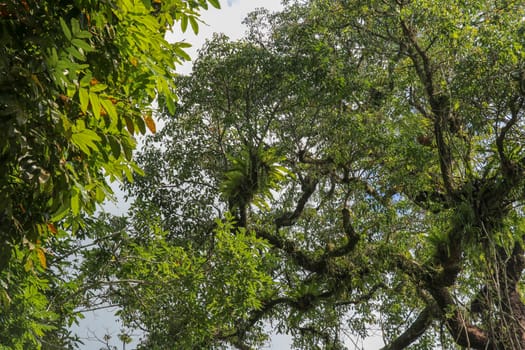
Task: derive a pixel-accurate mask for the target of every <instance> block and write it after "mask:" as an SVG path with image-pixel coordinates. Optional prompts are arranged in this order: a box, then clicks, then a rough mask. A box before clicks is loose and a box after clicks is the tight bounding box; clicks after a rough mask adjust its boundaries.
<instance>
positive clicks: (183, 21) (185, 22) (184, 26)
mask: <svg viewBox="0 0 525 350" xmlns="http://www.w3.org/2000/svg"><path fill="white" fill-rule="evenodd" d="M180 29H181V30H182V32H183V33H186V30H187V29H188V16H187V15H185V14H183V15H182V18H181V19H180Z"/></svg>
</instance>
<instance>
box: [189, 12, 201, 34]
mask: <svg viewBox="0 0 525 350" xmlns="http://www.w3.org/2000/svg"><path fill="white" fill-rule="evenodd" d="M188 19H189V21H190V25H191V29H192V30H193V33H195V34H199V23H198V22H197V19H196V18H195V17H194V16H188Z"/></svg>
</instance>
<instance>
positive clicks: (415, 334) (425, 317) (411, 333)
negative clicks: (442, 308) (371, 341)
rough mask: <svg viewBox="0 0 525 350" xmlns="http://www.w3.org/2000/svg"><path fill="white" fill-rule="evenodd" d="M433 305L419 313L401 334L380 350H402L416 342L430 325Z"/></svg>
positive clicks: (433, 311)
mask: <svg viewBox="0 0 525 350" xmlns="http://www.w3.org/2000/svg"><path fill="white" fill-rule="evenodd" d="M435 309H436V306H435V305H429V306H427V307H426V308H424V309H423V311H421V313H420V314H419V316H418V317H417V319H416V320H415V321H414V322H413V323H412V324H411V325H410V327H408V328H407V329H406V330H405V331H404V332H403V333H401V334H400V335H399V336H398V337H397V338H396V339H395V340H394V341H392V342H391V343H390V344H388V345H387V346H385V347H384V348H382V349H381V350H402V349H405V348H406V347H407V346H409V345H410V344H412V343H413V342H414V341H416V340H417V339H418V338H419V337H420V336H421V335H423V333H425V331H426V330H427V328H428V327H429V326H430V325H431V324H432V320H433V315H434V313H435V312H436V311H435Z"/></svg>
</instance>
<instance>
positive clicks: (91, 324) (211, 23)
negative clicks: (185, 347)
mask: <svg viewBox="0 0 525 350" xmlns="http://www.w3.org/2000/svg"><path fill="white" fill-rule="evenodd" d="M221 6H222V8H221V9H220V10H217V9H215V8H213V7H212V6H210V9H209V10H208V11H202V12H201V19H202V20H203V21H204V22H205V23H206V24H201V25H200V26H199V34H198V35H194V34H193V32H192V31H191V28H190V27H189V26H188V29H187V31H186V33H181V32H180V31H179V33H177V32H175V33H172V34H171V35H169V36H168V40H169V41H186V42H188V43H191V44H192V45H193V46H192V47H191V48H189V49H187V50H186V52H187V53H188V54H189V55H190V56H191V57H192V59H195V58H196V56H197V51H198V49H199V48H200V47H201V46H202V45H203V44H204V42H205V40H206V39H207V38H211V36H212V34H213V33H224V34H226V35H227V36H229V37H230V39H232V40H236V39H240V38H241V37H242V36H243V35H244V34H245V31H246V28H245V26H244V25H243V24H242V21H243V20H244V18H245V17H246V15H247V14H248V13H249V12H251V11H253V10H255V9H257V8H261V7H263V8H266V9H269V10H270V11H279V10H280V9H282V5H281V4H280V0H221ZM176 29H178V28H176ZM178 71H179V72H180V73H181V74H188V73H191V62H188V63H186V64H184V65H183V66H182V67H178ZM113 206H114V207H115V208H119V207H120V208H123V207H124V208H127V205H121V204H118V203H116V204H115V205H111V204H110V205H108V208H109V209H108V210H111V208H112V207H113ZM121 210H122V209H121ZM73 331H75V332H77V334H78V335H79V336H80V337H82V338H83V341H84V343H85V344H84V346H82V347H80V349H81V350H97V349H100V348H102V347H103V344H102V343H100V341H97V340H96V339H94V336H95V335H96V336H97V337H98V338H100V339H102V337H103V336H104V334H109V335H111V336H112V339H111V340H112V341H110V344H111V345H114V346H116V347H117V349H122V344H121V343H120V342H119V341H118V333H119V331H120V324H119V323H118V321H117V320H116V318H115V317H114V315H113V312H111V311H107V310H106V311H98V312H91V313H88V314H87V315H86V318H85V319H84V320H82V321H81V323H80V325H79V327H74V328H73ZM349 345H350V344H349ZM350 346H351V345H350ZM361 346H362V347H363V348H364V349H379V348H380V347H382V346H383V342H382V341H381V340H380V339H379V338H377V337H375V338H373V339H369V340H368V341H366V342H365V343H364V344H362V345H361V344H360V347H361ZM126 349H134V344H133V343H132V344H128V345H127V346H126ZM266 349H275V350H277V349H279V350H286V349H290V339H289V337H287V336H282V335H274V336H272V343H271V344H269V345H268V347H266Z"/></svg>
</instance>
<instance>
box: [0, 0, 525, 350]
mask: <svg viewBox="0 0 525 350" xmlns="http://www.w3.org/2000/svg"><path fill="white" fill-rule="evenodd" d="M154 3H155V2H154ZM163 3H164V2H163ZM192 3H193V2H188V4H192ZM285 5H286V6H285V9H284V10H283V11H282V12H280V13H275V14H271V13H268V12H267V11H264V10H258V11H256V12H254V13H252V14H250V15H249V16H248V18H247V19H246V23H247V25H248V28H249V31H248V33H247V36H246V38H245V39H243V40H241V41H236V42H231V41H230V40H229V39H228V38H226V37H225V36H221V35H216V36H215V37H214V38H213V39H212V40H210V41H208V42H207V44H206V45H205V46H204V48H203V49H202V50H201V52H200V55H199V58H198V59H197V61H196V62H195V64H194V71H193V73H192V74H191V75H189V76H185V77H178V78H176V79H175V80H174V81H173V82H171V81H170V82H167V81H166V84H167V87H166V88H165V89H164V90H162V89H163V88H162V87H160V86H159V85H158V82H157V81H155V82H154V83H155V87H154V89H157V88H158V89H161V90H160V91H158V92H159V93H162V92H166V91H171V89H172V87H173V86H174V85H175V86H177V89H178V90H177V94H178V97H179V100H178V102H177V105H176V106H175V107H176V108H173V107H174V106H171V105H170V102H169V99H165V98H162V97H161V98H159V106H160V110H159V117H161V118H162V119H163V124H164V127H163V128H162V130H160V131H158V132H157V133H156V134H155V135H153V136H151V137H148V139H147V140H146V142H145V145H144V148H143V150H142V151H141V152H140V153H139V154H138V155H137V157H136V161H137V163H138V164H139V166H140V167H141V168H142V169H143V172H144V176H137V177H136V178H135V181H134V182H129V183H126V184H125V187H126V190H127V191H128V194H129V196H130V198H133V204H132V208H131V210H130V211H129V213H128V214H127V216H126V217H123V218H110V217H108V216H106V215H104V216H102V217H100V218H99V219H98V220H97V219H89V220H87V221H86V222H85V224H84V225H83V226H80V232H81V233H82V234H85V235H86V236H89V237H90V238H91V240H92V241H91V242H92V243H90V247H89V249H85V248H84V249H79V251H80V253H82V255H83V260H82V262H81V263H80V265H81V266H80V270H79V271H78V274H77V276H76V277H77V279H75V280H74V281H72V282H71V283H75V285H77V286H78V285H82V289H80V290H77V294H75V296H76V299H74V300H75V302H77V301H78V302H79V303H83V305H85V306H86V307H97V306H99V305H104V304H111V305H117V306H118V307H119V316H120V317H121V320H122V321H123V323H124V325H125V326H127V327H129V328H130V329H139V330H141V331H142V332H143V338H142V339H141V342H140V344H139V345H138V347H139V348H140V349H171V348H188V349H189V348H224V347H227V346H234V347H236V348H239V349H250V348H258V347H261V346H262V344H263V343H264V342H265V341H267V340H268V334H269V332H270V331H271V330H273V331H277V332H281V333H287V334H289V335H291V336H292V337H293V339H294V345H295V346H296V347H297V348H302V349H320V348H323V349H343V348H352V347H357V345H355V346H353V345H352V344H358V342H359V341H360V340H361V339H363V338H366V337H368V336H372V335H377V334H378V333H379V334H380V335H381V336H382V337H383V340H384V341H385V349H389V350H393V349H404V348H412V349H433V348H435V347H437V346H441V347H443V348H451V349H454V348H472V349H523V348H525V331H524V329H525V304H524V303H523V292H524V290H523V278H522V274H523V269H524V268H525V260H524V256H523V255H524V251H523V236H524V232H525V231H524V230H525V226H524V224H525V222H524V217H523V204H524V203H523V201H524V185H525V176H524V175H525V151H524V150H523V140H524V135H523V130H524V127H525V125H524V120H523V118H524V111H525V109H524V106H525V105H524V104H525V73H524V72H525V49H524V45H525V35H523V34H524V31H525V22H524V20H523V19H524V18H525V6H524V5H523V3H522V1H496V0H472V1H463V2H451V1H424V0H422V1H410V0H407V1H405V0H392V1H390V0H389V1H385V0H366V1H365V0H356V1H345V0H334V1H325V0H311V1H286V4H285ZM163 7H164V5H163ZM181 8H184V9H186V7H181ZM80 13H82V12H80ZM133 13H135V12H133ZM148 16H150V15H149V12H148ZM91 18H92V19H91V20H92V21H93V18H94V16H91ZM148 18H150V17H148ZM189 18H192V17H191V16H190V17H189ZM121 21H122V22H124V20H122V19H120V18H119V19H118V21H117V23H121ZM188 22H190V24H191V23H193V21H190V20H182V24H183V25H184V26H186V25H187V24H188ZM64 23H65V25H64ZM184 23H185V24H184ZM56 25H57V26H59V27H60V31H56V32H54V33H58V34H57V35H59V36H61V37H62V39H64V37H65V38H66V39H67V40H68V41H65V42H71V45H72V46H74V47H78V46H77V45H75V44H74V42H73V38H77V36H75V35H76V34H75V32H76V31H75V29H74V26H75V25H73V22H72V19H67V20H63V21H60V20H59V21H58V24H56ZM69 25H70V26H71V28H69ZM63 26H65V27H67V28H66V29H67V30H66V29H64V28H62V27H63ZM57 28H58V27H57ZM80 28H81V27H80ZM68 30H69V31H70V32H71V33H69V36H71V38H68ZM79 30H80V29H79ZM104 33H106V32H104ZM90 35H93V34H90ZM104 35H106V34H104ZM108 35H109V34H108ZM79 39H82V38H80V37H79ZM92 40H95V39H94V38H93V39H92ZM153 42H154V41H153ZM118 43H119V41H118V40H117V41H116V44H115V45H117V44H118ZM78 44H79V43H78ZM95 44H96V41H94V42H93V45H95ZM79 45H81V44H79ZM124 48H125V49H126V50H133V49H134V48H135V47H134V46H133V45H129V46H128V45H127V44H126V45H125V44H123V47H119V46H118V45H117V50H123V49H124ZM82 50H84V49H83V48H82ZM78 51H79V53H80V54H82V52H81V51H80V50H78ZM65 52H66V53H67V52H68V51H67V50H66V51H65ZM125 52H128V51H125ZM133 52H134V51H133ZM57 55H58V57H59V59H60V57H61V56H60V55H59V54H58V53H57ZM72 55H73V54H72ZM73 57H75V56H74V55H73ZM89 57H90V56H89V55H87V57H86V59H88V58H89ZM125 57H127V58H129V60H128V61H125V62H127V63H126V64H125V67H127V69H128V70H125V71H124V72H125V73H126V74H139V73H137V72H136V71H135V70H134V69H138V68H137V67H144V69H146V67H147V68H148V69H149V68H151V67H157V66H151V65H149V64H146V63H143V65H142V62H144V61H135V60H133V58H137V59H139V58H140V57H142V56H139V55H138V54H135V53H133V54H131V55H129V56H125ZM138 62H141V64H138ZM79 64H81V63H79ZM90 67H91V66H90ZM104 67H105V66H104ZM168 67H169V66H168ZM79 69H88V68H87V67H86V68H79ZM111 69H113V68H111ZM114 69H116V70H117V71H112V72H113V73H112V74H113V75H114V76H115V78H114V79H116V80H114V81H115V82H116V81H118V79H117V78H118V77H121V78H122V77H127V76H126V75H120V74H121V73H119V72H120V71H118V69H117V68H114ZM152 69H166V67H164V66H162V65H161V67H157V68H152ZM68 72H71V70H68ZM160 72H161V73H162V72H163V71H160ZM157 73H158V72H157ZM84 74H85V73H82V74H79V77H80V80H79V82H78V85H75V80H74V79H73V78H71V82H70V83H71V84H73V85H72V86H75V87H76V90H75V89H73V90H74V91H72V92H69V95H68V91H69V90H67V86H68V83H67V81H66V83H62V84H65V85H64V86H65V87H66V88H65V90H63V91H62V90H58V88H57V92H59V93H62V94H64V95H65V96H67V97H68V98H69V99H72V100H73V101H77V102H76V103H73V104H72V105H71V104H67V103H66V104H65V105H64V107H61V108H75V111H76V113H78V114H79V115H81V116H82V117H84V118H79V119H78V120H84V119H85V115H87V116H89V117H90V118H88V120H90V121H91V122H90V123H86V122H84V124H83V125H91V126H93V127H95V129H93V130H94V131H93V132H94V133H95V135H97V136H93V134H91V133H90V132H87V134H89V135H92V137H94V138H90V137H89V136H87V135H83V133H84V132H83V131H82V130H84V129H78V128H79V127H80V126H78V125H79V124H78V123H75V122H71V121H69V123H70V125H71V132H70V134H68V133H67V132H66V131H67V130H66V129H64V133H63V134H61V135H62V137H66V141H67V142H70V143H71V145H70V146H68V147H64V146H62V145H61V144H59V146H60V148H56V147H55V146H53V147H55V148H56V149H63V150H68V152H73V151H76V152H77V153H80V154H81V158H80V159H79V160H75V158H72V159H73V160H71V162H79V165H78V166H80V165H82V161H83V159H93V161H94V162H95V166H96V164H97V163H96V162H97V161H100V159H101V158H99V157H104V154H108V155H112V157H113V158H111V157H110V158H109V159H112V160H113V159H115V161H118V159H121V158H119V157H118V156H116V155H115V154H114V153H112V152H114V150H113V148H112V147H111V144H110V141H109V140H108V141H107V144H106V143H104V142H105V140H106V138H107V137H108V136H106V134H107V135H112V134H111V130H113V129H112V124H111V123H109V124H108V123H104V122H103V120H104V118H103V117H104V116H103V115H102V114H103V113H100V112H99V113H98V115H97V111H101V110H99V109H98V108H97V109H96V111H94V110H93V106H94V105H96V102H95V103H94V102H93V100H95V98H93V97H91V96H92V95H93V94H96V98H98V100H99V102H100V101H103V100H104V98H105V97H104V96H105V95H104V94H106V91H112V90H111V89H110V88H109V87H108V88H106V89H109V90H101V91H93V89H97V88H96V86H98V84H105V85H107V86H110V85H108V81H112V80H111V79H110V78H106V80H102V79H101V78H99V77H98V74H96V73H93V72H92V73H91V76H90V79H89V81H88V85H85V86H83V85H82V84H83V83H82V77H83V76H84ZM122 74H124V73H122ZM113 75H112V76H113ZM160 75H161V76H162V74H160ZM147 76H148V77H150V75H147ZM37 77H38V76H37ZM67 77H69V75H66V78H65V79H66V80H67V79H69V78H67ZM92 77H95V78H96V79H97V80H96V83H95V84H92ZM112 79H113V78H112ZM137 79H138V81H142V82H143V83H144V84H143V85H141V86H140V89H139V90H138V91H137V92H136V93H137V94H141V93H143V92H144V91H146V94H145V95H138V96H142V97H143V98H144V100H143V102H144V105H137V104H130V105H129V107H128V108H129V109H130V110H131V112H130V114H129V115H130V116H131V117H130V118H131V122H132V125H133V126H132V127H131V126H130V127H129V128H131V129H132V130H134V128H139V127H140V125H141V123H142V122H144V120H145V119H144V117H143V115H144V111H143V110H142V109H141V106H146V105H147V104H149V103H150V102H151V99H152V98H153V97H155V96H156V94H151V95H150V94H148V93H147V91H148V90H147V89H148V87H149V86H150V85H148V84H149V83H151V82H150V81H148V80H147V79H146V81H144V80H140V79H139V78H135V80H134V81H137ZM42 80H43V78H40V77H38V79H37V80H36V81H42ZM28 81H33V80H32V78H29V80H28ZM85 82H86V81H85ZM35 84H36V83H35ZM172 84H174V85H172ZM36 85H37V86H36V87H35V89H36V90H35V91H37V92H38V91H39V87H38V84H36ZM119 87H121V85H119V84H116V85H115V89H117V88H119ZM82 89H86V90H87V91H86V92H82V93H81V92H80V91H83V90H82ZM133 91H135V90H133V89H130V90H128V91H125V95H127V94H129V93H133ZM155 91H156V90H155ZM156 92H157V91H156ZM86 93H87V100H86V97H85V94H86ZM107 94H108V95H107V98H108V99H109V102H111V100H110V98H111V96H115V98H116V100H117V104H116V106H117V107H116V108H117V112H118V111H119V109H118V108H124V107H119V102H118V101H120V100H119V96H121V95H119V94H118V93H117V92H115V93H113V92H111V93H109V92H107ZM82 96H84V97H82ZM145 96H146V97H145ZM148 96H149V98H148ZM92 99H93V100H92ZM86 101H88V102H86ZM95 101H96V100H95ZM57 103H58V101H57ZM70 103H71V102H70ZM100 103H101V107H103V108H104V111H105V112H106V113H107V114H108V116H109V117H110V119H111V112H110V111H109V110H107V109H106V106H105V105H104V103H102V102H100ZM111 104H112V103H111ZM106 105H107V106H108V109H110V108H111V107H109V103H108V102H106ZM22 106H25V105H24V104H22ZM31 106H35V105H34V104H33V105H31ZM46 106H47V105H46ZM68 106H70V107H68ZM46 108H47V107H46ZM135 108H137V109H135ZM138 111H140V113H139V112H138ZM37 112H38V110H37V109H35V110H34V111H32V113H37ZM134 113H136V114H134ZM46 115H48V114H46ZM51 115H52V114H51ZM57 115H58V117H57V118H58V120H62V119H64V118H65V117H61V116H62V115H63V114H60V113H58V114H57ZM67 115H70V114H67ZM117 115H120V114H118V113H117ZM125 115H128V114H125ZM146 116H148V114H146ZM61 118H62V119H61ZM33 119H35V118H33ZM35 120H36V119H35ZM38 120H39V121H40V120H41V119H38ZM96 121H98V122H99V124H97V122H96ZM12 123H17V121H16V117H13V121H12ZM79 123H80V122H79ZM80 124H82V123H80ZM124 124H127V121H124V122H123V124H122V125H124ZM53 125H55V124H53ZM59 125H61V124H59ZM97 125H98V127H100V128H102V129H101V130H99V129H97V128H96V127H97ZM117 125H119V124H118V123H117ZM64 128H65V127H64ZM6 130H7V129H6ZM39 130H40V129H39ZM88 130H92V129H88ZM128 131H129V130H128ZM79 133H80V134H82V135H83V136H82V137H80V140H79V138H78V136H77V137H75V138H73V136H72V135H77V134H79ZM64 135H66V136H64ZM67 135H71V139H67ZM84 136H87V137H88V139H89V141H85V140H86V139H85V137H84ZM26 137H27V136H26ZM7 139H8V138H7ZM83 142H84V143H83ZM17 144H18V143H17ZM47 145H52V143H47ZM105 145H107V146H105ZM120 146H122V148H119V149H121V150H122V149H124V150H125V148H124V147H123V143H122V141H120ZM49 147H51V146H49ZM104 147H106V148H104ZM95 148H97V152H94V151H95ZM31 149H33V148H31ZM70 149H71V150H70ZM104 150H105V152H104ZM68 154H69V153H68ZM71 154H74V156H78V155H77V154H76V153H71ZM90 155H91V157H88V156H90ZM108 157H109V156H108ZM11 159H15V158H11ZM23 159H25V158H21V160H20V162H21V164H24V163H23V162H22V160H23ZM59 159H60V158H59ZM67 159H69V158H67ZM122 159H124V158H122ZM31 164H32V163H31ZM37 164H40V163H37ZM58 164H60V163H58ZM74 164H77V163H74ZM126 164H128V163H126ZM57 166H58V165H57ZM41 167H42V169H43V170H38V171H40V173H37V174H36V175H34V176H33V177H31V178H30V179H29V180H27V181H29V183H31V182H30V181H31V179H32V181H33V183H34V184H37V183H39V182H38V178H39V177H42V176H44V178H45V172H43V171H50V170H48V169H47V168H45V167H43V166H41ZM22 168H23V167H19V168H17V169H22ZM74 169H77V168H74ZM78 169H84V168H83V167H80V168H78ZM78 169H77V170H76V171H77V173H79V175H78V176H80V174H84V173H83V172H82V171H83V170H78ZM87 169H91V167H87ZM99 169H102V165H101V168H99ZM104 169H106V168H104ZM118 169H121V168H118ZM18 171H21V170H18ZM35 171H36V170H35ZM105 171H108V170H107V169H106V170H105ZM31 174H33V173H31ZM96 174H99V175H100V173H96ZM103 174H106V173H105V172H103ZM109 174H111V172H109ZM20 176H22V174H21V175H20ZM64 176H65V175H64ZM26 177H28V176H26ZM59 178H60V177H59ZM89 178H90V179H98V180H90V181H95V183H96V184H98V183H102V182H103V178H101V177H100V176H98V177H97V176H94V175H93V174H91V175H90V177H89ZM72 179H73V178H72ZM74 179H76V178H74ZM53 181H54V182H55V180H53ZM57 181H58V180H57ZM97 181H98V182H97ZM19 182H20V183H21V184H22V183H23V184H24V186H28V185H25V182H22V180H20V181H19ZM41 182H43V184H40V185H38V186H43V187H42V188H44V189H45V188H46V186H47V185H46V183H47V182H46V181H41ZM54 182H53V184H54ZM6 183H9V182H7V180H6ZM71 183H74V181H72V180H71ZM53 186H54V185H53ZM86 187H87V188H86ZM38 188H40V187H38ZM53 188H54V187H53ZM74 188H76V187H74ZM96 188H98V187H97V186H94V187H93V188H89V187H88V186H87V184H86V185H85V186H84V187H83V189H84V190H85V191H87V192H80V190H79V189H77V190H74V189H73V190H72V193H73V194H74V193H77V192H78V194H79V195H80V194H82V193H83V194H84V195H83V196H82V197H81V198H82V200H81V201H80V202H79V203H80V204H79V205H78V208H80V207H86V208H87V205H86V203H87V202H86V198H89V196H88V195H89V193H91V192H89V191H91V190H95V191H96ZM104 188H105V187H102V189H104ZM42 191H44V190H42ZM75 191H76V192H75ZM12 193H18V192H12ZM20 193H26V194H27V193H31V194H33V193H37V194H38V193H39V192H36V191H33V192H27V191H24V192H20ZM73 194H70V197H67V198H69V199H67V200H66V202H65V203H66V205H67V206H68V207H70V208H71V209H73V208H76V207H77V206H76V204H73V203H74V200H72V199H71V198H74V195H73ZM9 198H10V200H12V198H16V197H14V195H13V196H11V197H9ZM79 198H80V197H79ZM42 203H43V202H42ZM45 203H47V202H45ZM53 203H54V202H53ZM12 207H13V208H16V210H23V209H24V208H25V207H26V204H25V202H24V203H22V206H19V205H18V202H17V203H16V205H13V206H12ZM13 210H15V209H13ZM73 211H74V212H75V211H76V210H73ZM13 213H14V212H13ZM73 214H74V213H73ZM39 215H41V214H39ZM12 217H15V218H16V217H17V216H14V214H12ZM41 221H42V220H41ZM37 222H40V221H37ZM42 222H44V223H45V222H46V221H42ZM51 227H53V226H51ZM28 241H29V242H33V241H32V240H31V239H28ZM62 242H63V241H62ZM33 244H36V241H35V242H34V243H33ZM61 247H62V246H58V244H57V250H58V248H61ZM63 249H64V251H67V250H68V249H69V250H71V247H70V246H67V244H65V243H64V247H63ZM34 250H35V251H36V252H38V249H36V248H35V249H34ZM35 254H36V256H39V255H38V253H35ZM51 291H54V289H51ZM63 295H64V294H59V295H58V296H62V297H63ZM58 296H57V297H58ZM352 341H354V342H355V343H352Z"/></svg>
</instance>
